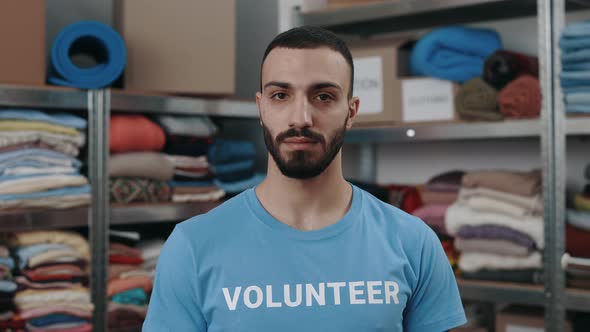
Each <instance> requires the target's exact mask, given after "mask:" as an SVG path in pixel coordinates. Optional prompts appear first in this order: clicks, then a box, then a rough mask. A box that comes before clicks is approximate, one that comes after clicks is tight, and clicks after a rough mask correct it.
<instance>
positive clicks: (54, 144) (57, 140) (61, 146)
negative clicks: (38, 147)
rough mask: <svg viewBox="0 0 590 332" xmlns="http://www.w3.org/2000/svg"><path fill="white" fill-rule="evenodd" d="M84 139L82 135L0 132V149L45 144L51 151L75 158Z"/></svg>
mask: <svg viewBox="0 0 590 332" xmlns="http://www.w3.org/2000/svg"><path fill="white" fill-rule="evenodd" d="M85 140H86V137H85V136H84V134H82V133H78V135H76V136H69V135H59V134H52V133H47V132H43V131H10V132H0V147H10V146H13V145H16V144H23V143H30V144H40V143H43V144H46V145H47V146H49V147H50V148H51V149H52V150H55V151H58V152H61V153H64V154H67V155H69V156H73V157H75V156H77V155H78V154H79V150H78V147H80V146H83V145H84V142H85Z"/></svg>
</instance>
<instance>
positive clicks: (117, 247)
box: [109, 243, 141, 257]
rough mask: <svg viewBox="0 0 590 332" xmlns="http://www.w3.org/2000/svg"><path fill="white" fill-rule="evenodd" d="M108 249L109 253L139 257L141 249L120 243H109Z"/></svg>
mask: <svg viewBox="0 0 590 332" xmlns="http://www.w3.org/2000/svg"><path fill="white" fill-rule="evenodd" d="M109 250H110V251H109V253H110V254H111V255H121V256H132V257H141V251H140V250H139V249H137V248H133V247H130V246H127V245H124V244H121V243H111V244H110V245H109Z"/></svg>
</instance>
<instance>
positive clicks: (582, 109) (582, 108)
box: [565, 105, 590, 114]
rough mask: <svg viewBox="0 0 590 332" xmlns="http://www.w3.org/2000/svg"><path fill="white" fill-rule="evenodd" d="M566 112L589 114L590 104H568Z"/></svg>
mask: <svg viewBox="0 0 590 332" xmlns="http://www.w3.org/2000/svg"><path fill="white" fill-rule="evenodd" d="M565 112H566V113H568V114H588V113H590V105H566V106H565Z"/></svg>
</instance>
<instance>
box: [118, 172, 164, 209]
mask: <svg viewBox="0 0 590 332" xmlns="http://www.w3.org/2000/svg"><path fill="white" fill-rule="evenodd" d="M109 189H110V193H111V194H110V197H111V202H113V203H120V204H129V203H159V202H167V201H169V200H170V191H171V190H170V187H169V186H168V184H167V183H166V182H165V181H158V180H149V179H140V178H114V179H111V180H110V182H109Z"/></svg>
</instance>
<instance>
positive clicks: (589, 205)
mask: <svg viewBox="0 0 590 332" xmlns="http://www.w3.org/2000/svg"><path fill="white" fill-rule="evenodd" d="M574 207H575V208H576V209H577V210H580V211H590V198H589V197H586V196H584V195H581V194H578V195H576V196H575V197H574Z"/></svg>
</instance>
